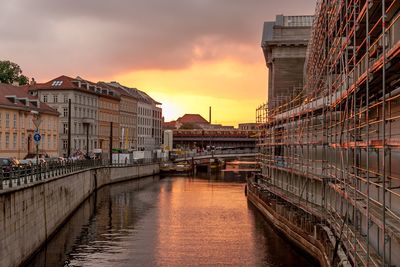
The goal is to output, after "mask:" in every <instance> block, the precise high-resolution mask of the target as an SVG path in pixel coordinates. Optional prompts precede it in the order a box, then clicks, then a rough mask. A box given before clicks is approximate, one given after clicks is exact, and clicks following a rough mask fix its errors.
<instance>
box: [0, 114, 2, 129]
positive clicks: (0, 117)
mask: <svg viewBox="0 0 400 267" xmlns="http://www.w3.org/2000/svg"><path fill="white" fill-rule="evenodd" d="M1 117H2V116H1V113H0V127H2V125H1Z"/></svg>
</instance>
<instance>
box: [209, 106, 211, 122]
mask: <svg viewBox="0 0 400 267" xmlns="http://www.w3.org/2000/svg"><path fill="white" fill-rule="evenodd" d="M208 122H209V123H210V124H211V106H210V108H209V111H208Z"/></svg>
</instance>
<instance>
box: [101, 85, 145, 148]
mask: <svg viewBox="0 0 400 267" xmlns="http://www.w3.org/2000/svg"><path fill="white" fill-rule="evenodd" d="M99 85H101V86H103V87H106V88H109V90H114V91H115V92H116V93H117V94H119V95H120V98H121V102H120V109H119V112H120V116H119V120H120V121H119V133H120V135H119V147H120V148H122V149H125V150H137V130H136V129H137V105H138V100H137V98H136V97H135V96H134V95H133V94H130V93H129V92H128V91H127V90H126V88H124V86H123V85H121V84H119V83H117V82H110V83H104V82H100V83H99Z"/></svg>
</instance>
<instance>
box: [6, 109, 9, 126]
mask: <svg viewBox="0 0 400 267" xmlns="http://www.w3.org/2000/svg"><path fill="white" fill-rule="evenodd" d="M6 128H10V114H9V113H6Z"/></svg>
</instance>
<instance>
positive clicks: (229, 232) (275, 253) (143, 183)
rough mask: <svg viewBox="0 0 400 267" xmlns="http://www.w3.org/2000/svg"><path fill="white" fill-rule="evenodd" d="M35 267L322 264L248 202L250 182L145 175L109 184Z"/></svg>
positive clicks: (73, 219)
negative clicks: (301, 250)
mask: <svg viewBox="0 0 400 267" xmlns="http://www.w3.org/2000/svg"><path fill="white" fill-rule="evenodd" d="M29 266H114V267H116V266H315V263H313V262H311V261H310V260H309V258H308V257H307V256H305V255H303V254H302V253H301V252H300V251H298V250H297V249H294V248H293V246H292V245H290V244H289V243H288V241H287V240H285V239H283V238H282V237H281V236H280V235H278V234H277V233H276V232H275V231H274V230H273V229H272V228H271V226H269V225H268V223H267V222H266V221H265V220H264V218H263V217H262V215H261V214H260V213H259V212H258V211H257V210H256V209H255V208H254V207H253V206H252V205H251V204H248V202H247V200H246V197H245V195H244V183H240V182H229V181H226V180H225V181H223V180H218V179H208V178H188V177H174V178H164V179H161V180H160V179H159V178H158V177H152V178H145V179H141V180H135V181H130V182H124V183H120V184H115V185H111V186H108V187H105V188H102V189H101V190H100V191H98V192H97V193H96V194H95V195H93V196H92V197H91V198H89V199H88V200H87V201H85V203H83V205H82V206H81V207H80V208H79V209H78V210H77V212H76V213H75V214H74V215H73V216H72V217H71V219H70V220H69V221H68V222H67V223H66V224H65V225H64V226H63V227H62V229H61V230H60V231H59V232H58V233H57V234H56V235H55V236H54V238H53V239H52V240H51V241H50V242H49V243H48V245H47V246H46V247H44V248H43V249H42V250H41V251H40V252H39V253H38V254H37V255H36V256H35V258H34V259H33V260H32V261H31V262H30V264H29Z"/></svg>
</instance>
